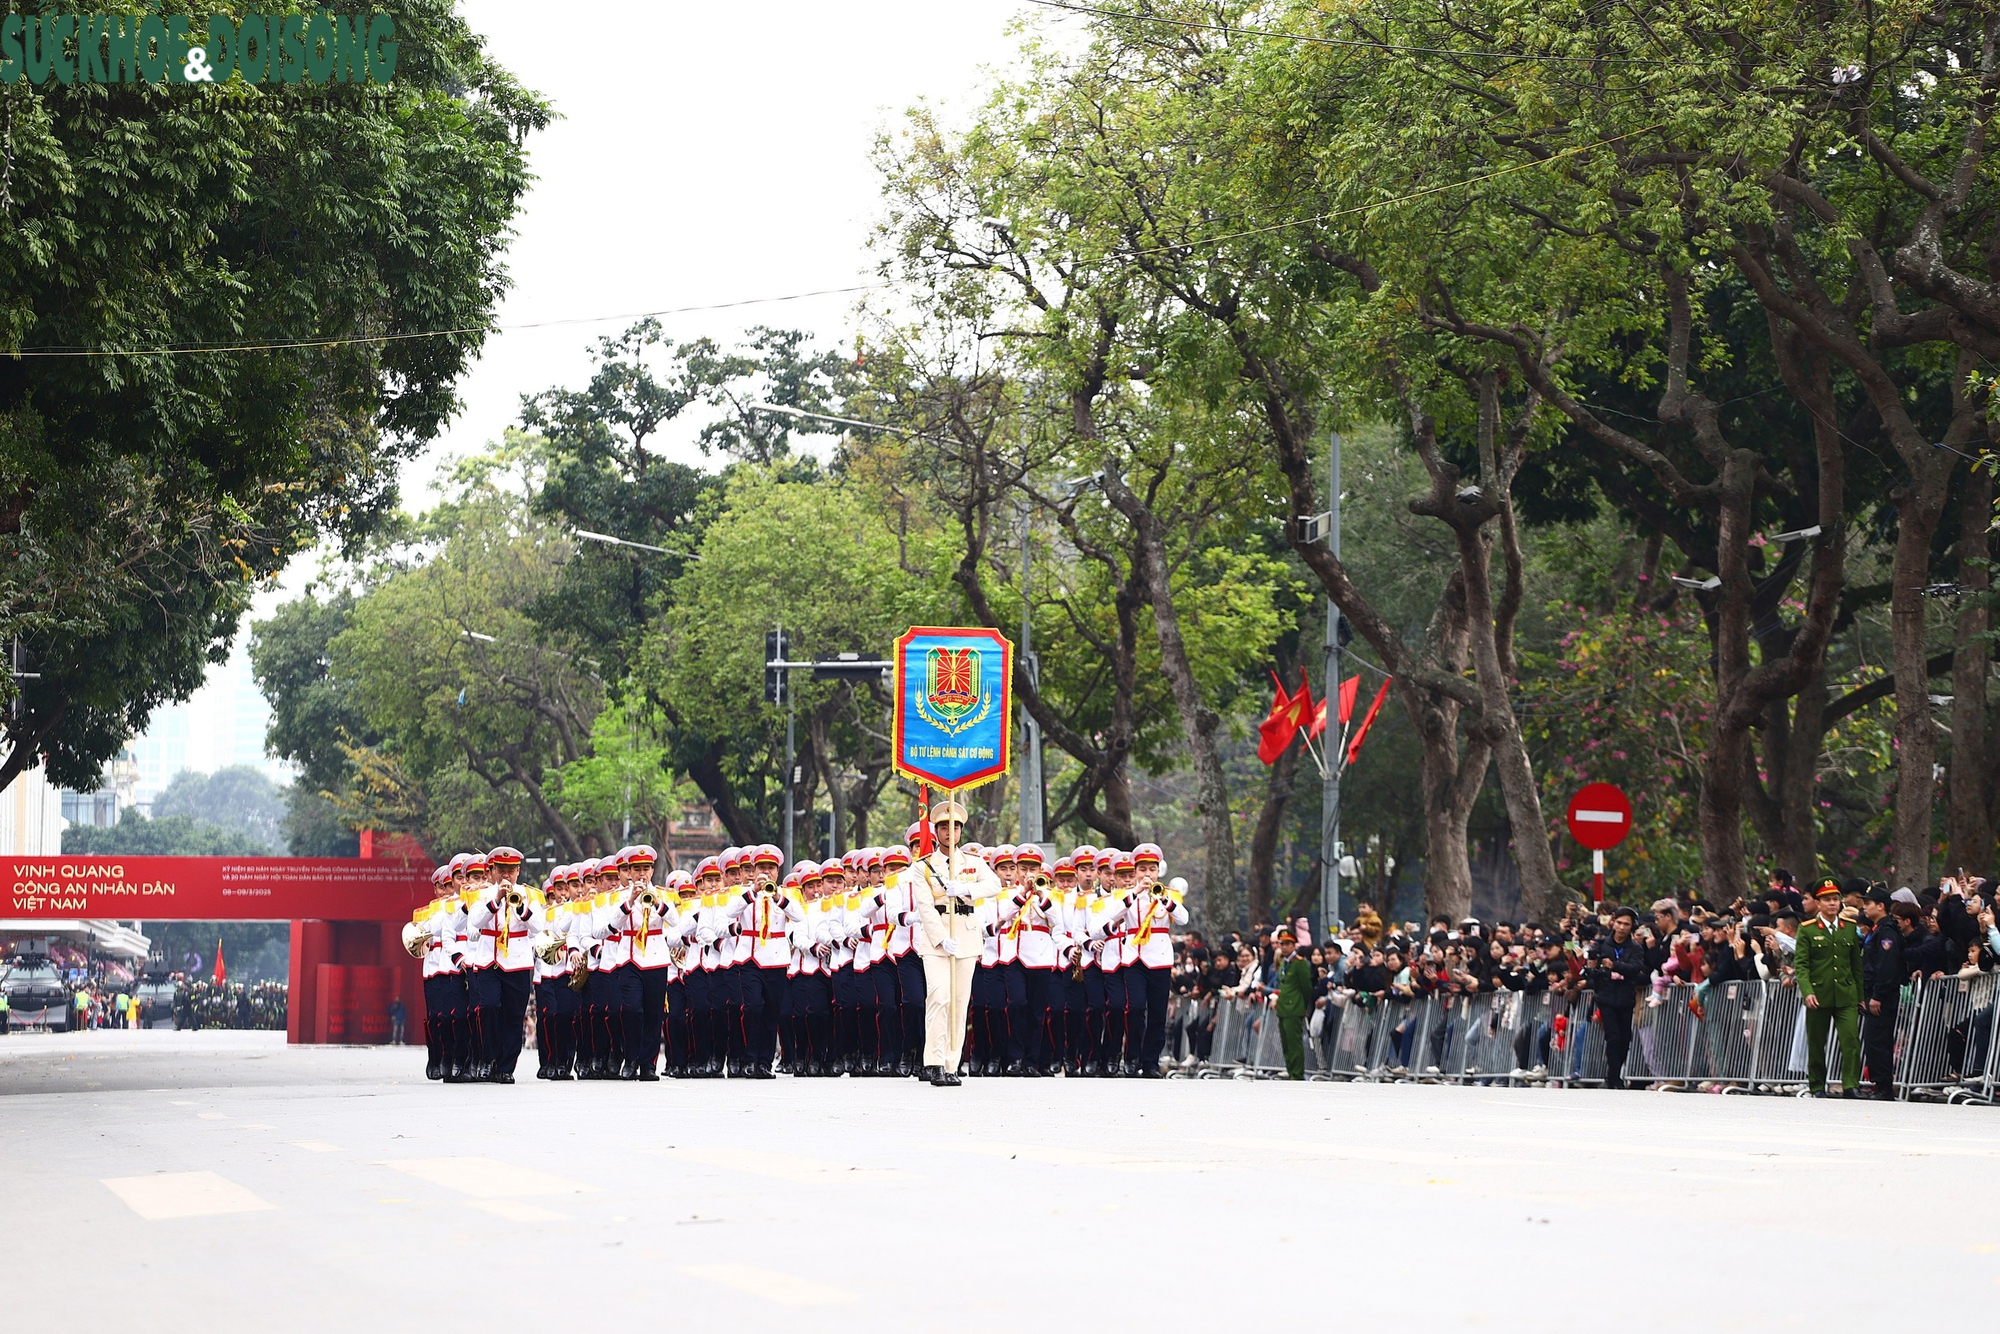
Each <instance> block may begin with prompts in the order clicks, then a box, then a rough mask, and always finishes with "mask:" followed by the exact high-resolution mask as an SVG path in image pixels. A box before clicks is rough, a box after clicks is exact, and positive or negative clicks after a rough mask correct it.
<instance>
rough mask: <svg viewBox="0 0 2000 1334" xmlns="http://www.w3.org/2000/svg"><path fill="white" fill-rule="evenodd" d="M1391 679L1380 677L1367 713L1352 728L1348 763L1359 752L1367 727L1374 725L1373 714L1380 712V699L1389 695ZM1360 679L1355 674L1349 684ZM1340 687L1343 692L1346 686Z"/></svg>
mask: <svg viewBox="0 0 2000 1334" xmlns="http://www.w3.org/2000/svg"><path fill="white" fill-rule="evenodd" d="M1392 679H1393V678H1391V677H1387V676H1385V677H1383V678H1382V688H1381V689H1380V690H1377V691H1376V692H1375V702H1374V703H1373V704H1370V705H1369V706H1368V713H1367V715H1366V716H1365V717H1363V718H1362V720H1361V726H1359V727H1357V728H1355V729H1354V736H1353V737H1352V738H1351V739H1350V740H1349V741H1348V743H1347V763H1348V764H1353V763H1354V757H1355V756H1357V755H1359V754H1360V753H1361V742H1362V739H1363V738H1364V737H1366V736H1367V735H1368V729H1369V728H1371V727H1373V726H1374V725H1375V715H1376V714H1378V713H1380V712H1382V701H1383V700H1384V699H1387V698H1388V696H1389V682H1390V681H1391V680H1392ZM1360 680H1361V678H1360V677H1358V676H1357V677H1355V678H1354V682H1351V683H1350V684H1355V683H1359V681H1360ZM1341 689H1342V690H1343V692H1344V691H1345V690H1346V687H1345V686H1343V687H1341Z"/></svg>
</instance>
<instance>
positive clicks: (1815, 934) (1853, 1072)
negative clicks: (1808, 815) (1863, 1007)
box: [1794, 880, 1861, 1098]
mask: <svg viewBox="0 0 2000 1334" xmlns="http://www.w3.org/2000/svg"><path fill="white" fill-rule="evenodd" d="M1813 903H1814V906H1815V907H1816V908H1818V910H1819V915H1818V916H1816V917H1814V918H1813V919H1812V920H1811V921H1809V922H1807V923H1806V924H1805V925H1804V926H1802V927H1800V928H1799V943H1798V954H1797V956H1796V959H1795V961H1794V967H1795V968H1796V969H1797V971H1798V980H1799V994H1800V996H1801V997H1802V998H1803V999H1804V1001H1805V1006H1806V1085H1807V1087H1808V1088H1809V1089H1810V1090H1811V1091H1812V1094H1813V1096H1814V1097H1822V1098H1823V1097H1825V1096H1826V1029H1827V1025H1828V1024H1829V1023H1831V1024H1832V1025H1833V1026H1834V1029H1835V1031H1836V1032H1838V1033H1839V1034H1840V1088H1841V1096H1843V1097H1847V1098H1852V1097H1855V1096H1857V1094H1856V1092H1855V1091H1856V1089H1858V1088H1859V1087H1860V1085H1861V1042H1860V1032H1859V1027H1860V1026H1859V1024H1858V1022H1857V1016H1858V1014H1859V1013H1860V1010H1859V1007H1860V1003H1861V937H1860V935H1859V933H1858V932H1856V931H1855V929H1854V925H1853V924H1852V923H1851V922H1843V921H1841V920H1840V886H1839V885H1837V884H1835V883H1834V882H1833V881H1831V880H1822V881H1820V883H1819V887H1818V888H1817V889H1815V890H1814V891H1813Z"/></svg>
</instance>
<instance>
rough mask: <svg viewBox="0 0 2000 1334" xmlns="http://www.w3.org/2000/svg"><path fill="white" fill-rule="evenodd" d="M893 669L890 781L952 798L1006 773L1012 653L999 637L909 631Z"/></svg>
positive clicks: (936, 629)
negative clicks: (893, 776)
mask: <svg viewBox="0 0 2000 1334" xmlns="http://www.w3.org/2000/svg"><path fill="white" fill-rule="evenodd" d="M895 664H896V667H895V675H896V750H895V764H896V772H897V773H899V774H901V775H903V776H904V777H905V778H909V779H913V780H914V781H916V782H918V783H928V784H930V785H931V786H933V787H938V788H942V789H944V790H945V791H947V792H954V791H962V790H964V789H965V788H969V787H978V786H979V785H980V784H981V783H990V782H992V781H993V780H994V779H996V778H998V777H1000V776H1001V775H1002V774H1004V773H1006V772H1007V765H1008V743H1009V741H1010V739H1011V738H1012V736H1013V714H1014V646H1013V645H1012V644H1010V643H1008V642H1007V640H1006V638H1005V637H1003V636H1002V635H1001V634H1000V633H999V631H997V630H966V629H954V628H952V627H950V626H935V625H917V626H912V627H910V629H909V631H908V632H907V633H905V634H904V635H903V637H902V638H901V639H898V640H897V641H896V652H895Z"/></svg>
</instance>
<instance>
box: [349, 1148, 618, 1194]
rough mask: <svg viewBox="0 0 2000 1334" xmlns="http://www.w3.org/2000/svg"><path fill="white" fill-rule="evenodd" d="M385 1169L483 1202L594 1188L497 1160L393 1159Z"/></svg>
mask: <svg viewBox="0 0 2000 1334" xmlns="http://www.w3.org/2000/svg"><path fill="white" fill-rule="evenodd" d="M382 1166H384V1167H393V1168H395V1169H396V1170H397V1171H398V1172H407V1173H408V1174H409V1175H411V1176H413V1177H416V1178H418V1179H419V1180H422V1181H428V1182H430V1183H431V1184H432V1185H433V1186H443V1187H445V1188H446V1189H448V1190H455V1191H459V1192H461V1193H462V1194H466V1195H474V1196H477V1197H478V1198H480V1199H482V1200H497V1199H504V1198H505V1197H507V1196H510V1195H578V1194H581V1193H583V1192H584V1191H586V1190H589V1189H591V1188H590V1187H589V1186H585V1185H582V1184H581V1183H579V1182H575V1181H565V1180H564V1179H563V1178H561V1177H556V1176H550V1175H549V1174H548V1173H546V1172H537V1171H534V1170H533V1169H532V1168H527V1167H520V1166H517V1165H516V1164H514V1163H503V1162H501V1161H500V1160H499V1159H497V1158H391V1159H387V1160H385V1161H384V1162H383V1163H382Z"/></svg>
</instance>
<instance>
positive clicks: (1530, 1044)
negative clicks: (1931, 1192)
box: [1168, 973, 2000, 1102]
mask: <svg viewBox="0 0 2000 1334" xmlns="http://www.w3.org/2000/svg"><path fill="white" fill-rule="evenodd" d="M1996 1001H2000V974H1991V973H1989V974H1983V975H1980V976H1978V977H1972V978H1949V977H1948V978H1937V979H1930V980H1926V981H1924V982H1921V983H1917V984H1914V985H1912V986H1909V987H1905V988H1904V1000H1903V1002H1902V1004H1901V1006H1900V1007H1899V1010H1898V1013H1897V1023H1896V1034H1895V1044H1894V1051H1895V1071H1894V1082H1895V1085H1896V1087H1897V1090H1898V1096H1899V1097H1902V1098H1904V1099H1909V1098H1912V1097H1922V1098H1943V1099H1945V1100H1947V1101H1980V1102H1995V1101H2000V1004H1996ZM1320 1014H1321V1015H1322V1016H1323V1017H1322V1018H1321V1020H1320V1031H1319V1032H1318V1033H1317V1034H1316V1035H1309V1036H1308V1038H1307V1041H1306V1073H1307V1077H1308V1078H1311V1079H1322V1080H1350V1081H1361V1082H1381V1081H1409V1082H1420V1083H1445V1084H1502V1085H1530V1084H1534V1085H1540V1084H1546V1085H1549V1086H1552V1087H1565V1086H1573V1085H1596V1084H1602V1083H1603V1082H1604V1077H1605V1071H1606V1061H1605V1046H1604V1027H1603V1024H1602V1023H1601V1022H1599V1016H1598V1015H1597V1009H1596V1001H1595V998H1594V997H1593V996H1592V994H1591V993H1590V992H1584V993H1582V994H1581V995H1579V996H1578V997H1577V998H1576V999H1574V1000H1569V999H1565V998H1563V997H1561V996H1558V995H1554V994H1552V993H1550V992H1546V991H1544V992H1537V993H1532V994H1530V993H1522V992H1508V991H1499V992H1491V993H1486V994H1481V995H1475V996H1451V997H1443V998H1440V997H1435V996H1430V997H1423V998H1419V999H1414V1000H1412V999H1406V998H1400V997H1390V998H1387V999H1384V1000H1380V1001H1374V1000H1372V998H1363V997H1353V998H1349V999H1348V1000H1347V1002H1346V1003H1345V1004H1343V1005H1330V1006H1327V1007H1326V1008H1324V1009H1323V1010H1321V1011H1320ZM1168 1022H1169V1026H1170V1029H1171V1031H1172V1032H1173V1033H1174V1049H1173V1050H1172V1051H1171V1052H1169V1053H1168V1056H1169V1059H1170V1061H1171V1063H1172V1064H1173V1066H1174V1069H1173V1071H1172V1073H1175V1074H1178V1075H1184V1076H1191V1077H1197V1078H1282V1077H1283V1076H1284V1074H1285V1064H1284V1054H1283V1048H1282V1046H1281V1044H1280V1041H1279V1030H1278V1020H1277V1016H1276V1014H1275V1012H1274V1011H1272V1010H1271V1009H1270V1008H1269V1005H1268V1003H1266V1002H1255V1001H1250V1000H1241V999H1212V1000H1210V1001H1208V1002H1206V1003H1204V1004H1203V1005H1201V1006H1196V1005H1195V1004H1193V1003H1192V1002H1190V1001H1188V1000H1187V998H1186V997H1183V996H1179V995H1177V996H1175V997H1174V1000H1173V1004H1172V1007H1171V1008H1170V1010H1169V1015H1168ZM1839 1045H1840V1044H1839V1032H1838V1030H1837V1029H1833V1030H1830V1031H1829V1032H1828V1034H1827V1049H1826V1068H1827V1073H1828V1076H1829V1082H1831V1083H1835V1084H1837V1083H1838V1080H1839V1076H1840V1068H1841V1062H1840V1051H1839ZM1204 1052H1205V1055H1203V1054H1202V1053H1204ZM1623 1074H1624V1078H1625V1081H1626V1082H1627V1083H1628V1084H1639V1085H1646V1086H1656V1087H1667V1088H1698V1089H1704V1090H1708V1091H1712V1092H1722V1093H1728V1092H1748V1093H1795V1092H1800V1091H1802V1090H1803V1089H1804V1088H1805V1084H1806V1058H1805V1010H1804V1007H1803V1005H1802V1004H1801V1003H1800V999H1799V994H1798V990H1797V988H1796V987H1795V986H1793V985H1791V984H1789V983H1775V982H1710V983H1702V984H1699V985H1693V986H1691V985H1687V984H1685V983H1676V984H1674V985H1672V986H1669V987H1666V988H1664V989H1662V990H1658V991H1654V992H1651V993H1648V994H1645V995H1642V996H1641V998H1640V1001H1639V1004H1638V1005H1637V1006H1636V1007H1635V1012H1634V1018H1633V1026H1632V1046H1631V1050H1630V1052H1629V1053H1628V1055H1627V1057H1626V1062H1625V1068H1624V1071H1623ZM1864 1078H1866V1079H1867V1080H1868V1081H1869V1082H1873V1080H1874V1076H1873V1073H1872V1072H1866V1073H1865V1074H1864Z"/></svg>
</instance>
